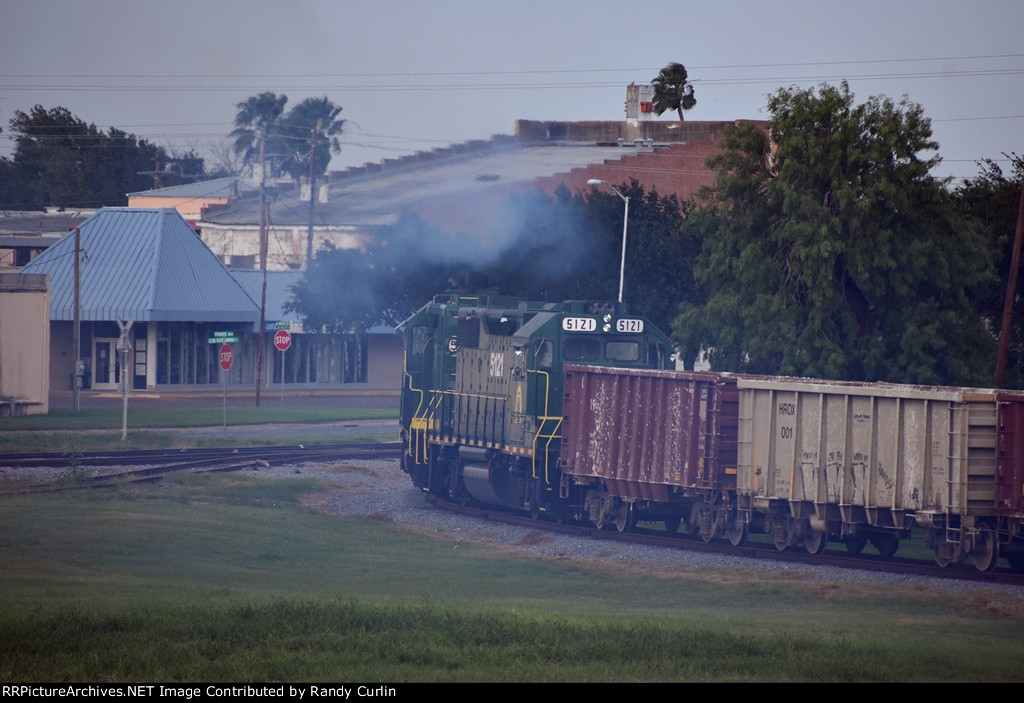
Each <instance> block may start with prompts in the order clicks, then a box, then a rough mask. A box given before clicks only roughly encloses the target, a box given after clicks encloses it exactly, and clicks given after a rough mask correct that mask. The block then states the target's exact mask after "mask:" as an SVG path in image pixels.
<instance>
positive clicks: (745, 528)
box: [728, 520, 750, 547]
mask: <svg viewBox="0 0 1024 703" xmlns="http://www.w3.org/2000/svg"><path fill="white" fill-rule="evenodd" d="M737 523H739V525H740V526H739V527H736V524H737ZM749 531H750V524H749V523H747V522H743V521H740V520H734V521H733V523H732V527H730V528H729V534H728V536H729V544H731V545H732V546H734V547H742V546H743V545H744V544H746V542H747V534H748V533H749Z"/></svg>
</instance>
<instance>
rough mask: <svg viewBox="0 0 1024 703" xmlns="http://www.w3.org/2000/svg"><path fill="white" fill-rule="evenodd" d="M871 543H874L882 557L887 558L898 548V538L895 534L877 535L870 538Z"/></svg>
mask: <svg viewBox="0 0 1024 703" xmlns="http://www.w3.org/2000/svg"><path fill="white" fill-rule="evenodd" d="M871 544H873V545H874V547H875V549H877V550H878V553H879V554H880V555H881V556H882V558H883V559H888V558H889V557H891V556H892V555H893V554H895V553H896V550H897V549H899V547H900V540H899V538H898V537H896V536H895V535H878V536H876V537H872V538H871Z"/></svg>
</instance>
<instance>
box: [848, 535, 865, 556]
mask: <svg viewBox="0 0 1024 703" xmlns="http://www.w3.org/2000/svg"><path fill="white" fill-rule="evenodd" d="M867 543H868V541H867V540H866V539H864V538H863V537H844V538H843V544H845V545H846V551H848V552H849V553H850V554H860V553H861V552H863V551H864V547H866V546H867Z"/></svg>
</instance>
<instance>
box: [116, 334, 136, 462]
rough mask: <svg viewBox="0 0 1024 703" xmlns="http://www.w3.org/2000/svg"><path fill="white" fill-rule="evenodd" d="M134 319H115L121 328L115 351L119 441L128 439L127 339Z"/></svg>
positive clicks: (130, 347) (129, 353) (130, 344)
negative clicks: (118, 372)
mask: <svg viewBox="0 0 1024 703" xmlns="http://www.w3.org/2000/svg"><path fill="white" fill-rule="evenodd" d="M134 323H135V318H134V317H129V318H128V322H124V321H123V320H122V319H121V317H120V316H118V318H117V326H118V327H120V328H121V336H120V337H119V338H118V340H117V350H118V351H119V352H121V441H122V442H124V441H126V440H127V439H128V366H129V364H131V363H132V357H131V354H132V343H131V339H130V338H129V336H128V335H129V333H130V332H131V329H132V325H133V324H134Z"/></svg>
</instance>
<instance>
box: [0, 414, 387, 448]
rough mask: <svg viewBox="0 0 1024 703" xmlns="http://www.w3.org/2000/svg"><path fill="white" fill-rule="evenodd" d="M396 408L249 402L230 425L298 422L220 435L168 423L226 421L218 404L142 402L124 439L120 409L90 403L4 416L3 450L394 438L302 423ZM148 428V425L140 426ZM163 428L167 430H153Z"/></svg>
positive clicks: (382, 417)
mask: <svg viewBox="0 0 1024 703" xmlns="http://www.w3.org/2000/svg"><path fill="white" fill-rule="evenodd" d="M397 417H398V411H397V410H396V409H389V408H350V407H348V408H346V407H342V408H335V407H294V408H282V407H259V408H256V407H245V408H228V428H229V430H230V428H231V427H237V426H239V425H260V424H294V425H296V426H297V427H296V429H295V430H294V431H293V432H290V433H282V432H280V431H276V432H275V433H274V434H273V435H268V436H263V437H261V436H256V437H252V436H250V437H222V436H217V435H216V434H213V433H211V434H208V435H197V434H196V433H187V432H180V433H179V432H168V431H166V430H168V429H170V428H183V429H188V428H196V427H213V428H217V427H220V426H221V425H222V422H223V410H222V409H220V408H216V409H211V408H138V409H135V410H129V413H128V439H127V440H125V441H121V411H120V409H87V410H83V411H82V412H81V413H79V414H76V413H74V412H73V411H70V410H54V411H51V412H50V413H49V414H47V415H31V416H27V417H13V418H11V417H4V418H0V454H10V453H20V452H59V453H62V454H74V453H77V452H88V451H103V450H133V449H191V448H200V447H240V446H245V447H250V446H260V445H268V444H274V445H278V444H306V445H310V444H344V443H351V442H373V441H392V440H394V439H395V438H396V437H397V435H398V427H397V425H396V426H395V431H394V432H390V433H376V434H362V435H359V436H355V435H353V434H352V433H351V432H344V433H343V432H340V431H339V432H337V433H334V434H330V433H323V432H317V433H311V432H308V431H306V430H304V429H303V428H301V427H298V426H299V425H312V424H323V423H338V422H349V421H356V420H393V419H396V418H397ZM139 428H146V429H139ZM155 429H163V430H165V431H163V432H158V431H152V430H155Z"/></svg>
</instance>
